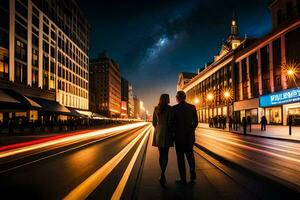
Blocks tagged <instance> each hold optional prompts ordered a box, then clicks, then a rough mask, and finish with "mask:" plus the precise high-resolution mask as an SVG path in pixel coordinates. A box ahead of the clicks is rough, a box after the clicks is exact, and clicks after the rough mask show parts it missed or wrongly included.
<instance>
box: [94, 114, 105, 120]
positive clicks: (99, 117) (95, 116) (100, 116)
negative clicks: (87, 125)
mask: <svg viewBox="0 0 300 200" xmlns="http://www.w3.org/2000/svg"><path fill="white" fill-rule="evenodd" d="M92 118H93V119H108V118H107V117H104V116H102V115H99V114H98V113H93V115H92Z"/></svg>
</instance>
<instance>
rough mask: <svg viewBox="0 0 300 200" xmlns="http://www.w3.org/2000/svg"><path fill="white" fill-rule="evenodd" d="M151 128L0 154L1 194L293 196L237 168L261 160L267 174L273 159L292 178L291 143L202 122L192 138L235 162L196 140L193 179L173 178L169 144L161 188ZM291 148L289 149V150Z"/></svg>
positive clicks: (12, 196)
mask: <svg viewBox="0 0 300 200" xmlns="http://www.w3.org/2000/svg"><path fill="white" fill-rule="evenodd" d="M152 135H153V129H152V127H151V126H150V125H143V126H140V127H134V128H132V129H127V130H123V131H120V130H119V131H116V134H112V135H110V137H103V135H102V136H101V137H100V136H93V137H92V138H86V139H84V140H79V141H78V142H77V143H74V142H72V143H66V144H65V145H63V144H55V146H47V148H46V149H45V148H44V147H43V148H40V149H35V150H34V152H30V151H29V152H25V154H21V155H13V156H12V157H15V159H12V158H11V159H7V158H5V159H4V161H5V162H4V161H3V159H2V160H0V161H1V162H0V180H1V181H0V197H1V199H120V198H121V199H143V200H144V199H151V200H152V199H172V200H173V199H282V198H284V197H286V196H289V198H290V199H293V198H294V197H295V196H294V195H295V193H293V192H291V191H290V190H286V189H285V187H282V186H281V185H280V184H277V183H275V182H273V181H270V180H269V179H264V178H262V177H260V176H256V175H255V174H252V173H249V172H248V171H247V170H243V169H244V167H245V166H246V167H249V168H250V167H251V169H252V170H253V169H254V170H256V168H257V170H258V171H259V170H262V166H266V165H268V166H269V168H267V169H265V170H269V174H272V173H275V172H273V171H271V169H274V168H275V166H276V167H277V166H286V168H287V169H289V170H288V171H283V172H282V174H286V173H291V172H293V174H292V175H291V179H295V180H296V179H297V178H298V177H293V176H294V175H295V174H294V173H296V171H297V169H295V170H291V169H290V168H288V167H287V166H291V165H292V164H295V163H289V162H287V160H289V161H293V162H296V161H295V159H296V158H297V157H296V158H295V157H291V158H294V160H293V159H291V158H290V156H297V155H298V154H297V152H296V151H295V150H296V148H297V145H298V144H294V143H291V144H290V143H286V142H283V143H281V141H273V140H270V141H269V140H266V141H264V140H261V141H260V138H252V137H244V136H238V135H231V134H228V133H221V132H217V131H211V130H207V129H206V130H202V129H201V130H198V133H197V143H198V144H201V145H203V146H205V148H207V149H208V148H209V149H210V150H211V151H214V153H216V154H217V153H218V154H219V155H222V158H225V159H232V160H233V161H236V162H237V163H239V164H241V166H242V167H241V168H238V167H235V166H232V165H230V164H228V163H226V162H223V161H222V159H221V160H218V158H217V157H214V156H212V155H210V154H207V152H205V151H202V150H201V149H199V148H197V147H195V157H196V171H197V180H196V182H195V183H194V184H187V185H184V186H181V185H177V184H176V183H175V179H177V178H178V171H177V164H176V154H175V151H174V148H171V150H170V154H169V165H168V168H167V180H168V183H167V186H168V188H167V189H163V188H162V187H160V185H159V181H158V177H159V175H160V170H159V164H158V150H157V148H156V147H153V146H152V145H151V144H152ZM256 140H258V141H256ZM270 145H271V146H270ZM274 145H275V146H274ZM280 145H281V146H280ZM286 146H288V147H286ZM271 147H272V148H271ZM258 148H259V149H260V150H258ZM277 148H282V149H283V150H282V149H277ZM292 150H293V151H295V153H294V154H293V153H291V152H289V151H292ZM269 151H270V152H269ZM267 152H268V153H267ZM275 154H276V155H275ZM277 154H278V155H281V157H280V156H278V155H277ZM290 154H292V155H290ZM1 155H2V154H1V152H0V156H1ZM2 156H3V155H2ZM272 156H274V157H272ZM282 156H285V157H282ZM286 157H288V158H286ZM281 159H285V160H284V161H285V162H283V163H281V162H282V161H281ZM249 160H250V161H249ZM249 163H251V165H250V164H249ZM257 163H259V165H258V164H257ZM271 164H272V165H273V166H270V165H271ZM244 165H245V166H244ZM187 169H188V168H187ZM287 169H284V170H287ZM187 171H189V170H187ZM264 172H265V171H264ZM271 172H272V173H271ZM277 173H278V174H279V172H278V171H277ZM280 173H281V172H280ZM187 177H189V175H188V176H187ZM295 198H296V197H295Z"/></svg>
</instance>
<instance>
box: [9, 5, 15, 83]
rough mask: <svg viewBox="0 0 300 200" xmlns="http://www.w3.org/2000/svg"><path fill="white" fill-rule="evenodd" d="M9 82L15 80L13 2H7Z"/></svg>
mask: <svg viewBox="0 0 300 200" xmlns="http://www.w3.org/2000/svg"><path fill="white" fill-rule="evenodd" d="M8 54H9V55H8V57H9V80H10V81H12V82H14V80H15V67H14V66H15V0H10V1H9V52H8Z"/></svg>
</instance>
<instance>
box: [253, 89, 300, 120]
mask: <svg viewBox="0 0 300 200" xmlns="http://www.w3.org/2000/svg"><path fill="white" fill-rule="evenodd" d="M259 105H260V107H261V108H263V109H264V113H265V116H266V118H267V120H268V123H269V124H283V125H287V119H288V116H292V118H293V120H294V124H296V125H300V89H299V88H293V89H288V90H284V91H281V92H277V93H273V94H269V95H264V96H261V97H260V98H259Z"/></svg>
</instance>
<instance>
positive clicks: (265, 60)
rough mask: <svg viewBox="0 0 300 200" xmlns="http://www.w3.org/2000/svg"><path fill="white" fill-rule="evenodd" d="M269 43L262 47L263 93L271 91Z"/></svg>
mask: <svg viewBox="0 0 300 200" xmlns="http://www.w3.org/2000/svg"><path fill="white" fill-rule="evenodd" d="M269 70H270V66H269V45H266V46H264V47H263V48H262V49H261V74H262V89H263V94H267V93H270V71H269Z"/></svg>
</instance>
